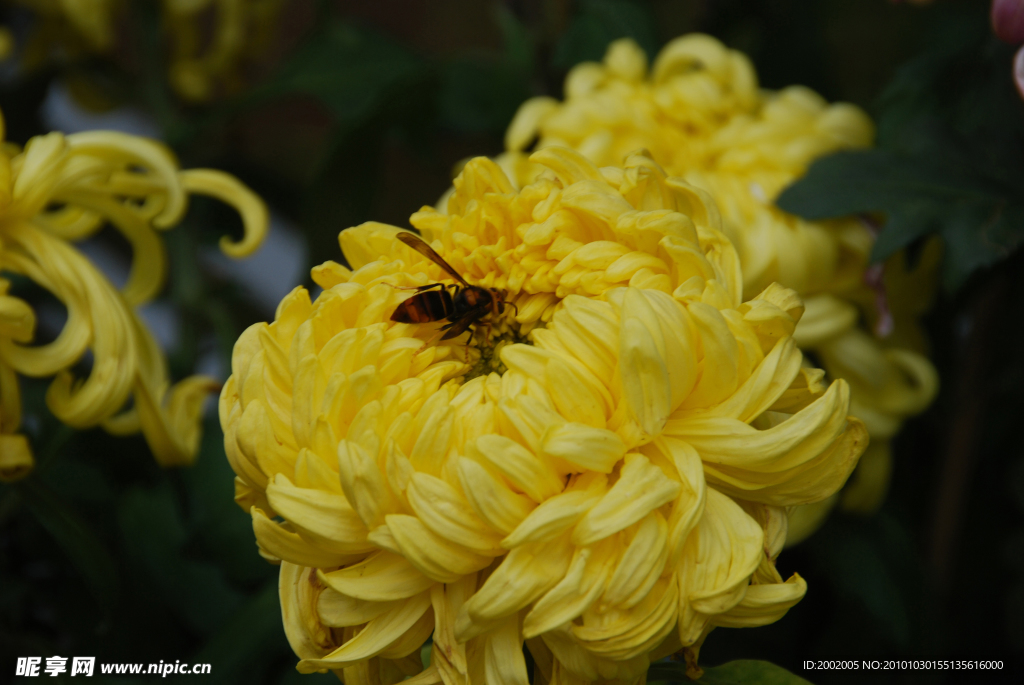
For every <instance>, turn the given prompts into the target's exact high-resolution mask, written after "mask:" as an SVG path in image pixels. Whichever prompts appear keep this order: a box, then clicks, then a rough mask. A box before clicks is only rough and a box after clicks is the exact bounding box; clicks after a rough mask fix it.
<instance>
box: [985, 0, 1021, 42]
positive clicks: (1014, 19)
mask: <svg viewBox="0 0 1024 685" xmlns="http://www.w3.org/2000/svg"><path fill="white" fill-rule="evenodd" d="M992 30H993V31H995V32H996V36H998V38H999V40H1001V41H1004V42H1007V43H1010V44H1011V45H1017V44H1019V43H1024V0H992Z"/></svg>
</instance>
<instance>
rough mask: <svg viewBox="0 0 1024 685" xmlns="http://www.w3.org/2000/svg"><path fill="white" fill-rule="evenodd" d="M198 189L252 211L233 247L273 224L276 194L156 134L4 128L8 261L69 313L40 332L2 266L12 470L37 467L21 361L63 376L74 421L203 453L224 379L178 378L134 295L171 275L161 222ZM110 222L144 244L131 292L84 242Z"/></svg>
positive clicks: (60, 386)
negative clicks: (88, 361) (251, 186)
mask: <svg viewBox="0 0 1024 685" xmlns="http://www.w3.org/2000/svg"><path fill="white" fill-rule="evenodd" d="M2 140H3V122H2V118H0V141H2ZM190 193H198V194H202V195H210V196H212V197H216V198H218V199H220V200H223V201H225V202H227V203H229V204H232V205H234V206H235V207H236V208H237V209H238V210H239V212H240V213H241V215H242V218H243V220H244V223H245V237H244V238H243V239H242V241H241V242H238V243H232V242H230V241H228V240H227V239H222V242H221V246H222V249H223V250H224V252H226V253H227V254H228V255H230V256H233V257H242V256H245V255H247V254H249V253H251V252H252V251H253V250H255V249H256V248H257V247H258V246H259V244H260V242H261V241H262V239H263V235H264V234H265V232H266V229H267V212H266V208H265V206H264V205H263V202H262V201H261V200H260V199H259V198H258V197H256V196H255V195H254V194H253V193H252V192H251V191H250V190H248V189H247V188H246V187H245V186H243V185H242V184H241V183H239V182H238V181H237V180H236V179H234V178H233V177H231V176H229V175H227V174H224V173H221V172H218V171H212V170H207V169H195V170H189V171H179V170H178V168H177V163H176V161H175V160H174V157H173V155H172V154H171V153H170V151H169V150H167V149H166V148H165V147H163V146H162V145H161V144H159V143H157V142H155V141H152V140H148V139H145V138H139V137H136V136H130V135H125V134H121V133H114V132H107V131H96V132H87V133H77V134H74V135H69V136H64V135H61V134H60V133H50V134H48V135H45V136H38V137H36V138H33V139H32V140H30V141H29V142H28V144H27V145H26V146H25V149H24V150H19V149H18V148H17V146H15V145H13V144H11V143H2V142H0V270H2V271H3V272H4V273H8V274H18V275H20V276H22V277H25V278H28V279H30V280H32V281H34V282H35V283H36V284H38V285H39V286H40V287H42V288H44V289H46V290H48V291H49V292H50V293H51V294H52V295H53V296H54V297H56V298H57V299H58V300H60V301H61V302H62V303H63V305H64V306H65V307H66V308H67V314H68V318H67V323H66V324H65V325H64V328H63V329H62V330H61V332H60V334H59V335H58V336H57V338H56V339H55V340H53V341H52V342H50V343H47V344H43V345H31V344H30V343H31V342H32V341H33V338H34V335H35V328H36V314H35V312H34V311H33V310H32V308H31V307H30V306H29V305H28V304H27V303H26V302H25V301H24V300H22V299H20V298H19V297H16V296H14V295H12V294H10V287H11V282H10V281H9V280H8V279H7V278H0V433H2V435H0V448H2V449H0V479H2V480H15V479H17V478H20V477H23V476H24V475H26V474H27V473H28V471H29V470H30V469H31V468H32V454H31V451H30V449H29V446H28V442H27V441H26V439H25V437H24V436H22V435H19V434H18V428H19V424H20V416H21V410H20V404H21V403H20V395H19V389H18V379H17V376H18V374H21V375H25V376H33V377H45V376H55V378H54V380H53V383H52V384H51V385H50V388H49V391H48V392H47V395H46V402H47V405H48V406H49V408H50V410H51V411H52V412H53V413H54V415H55V416H56V417H57V418H59V419H60V420H61V421H63V422H64V423H66V424H67V425H69V426H72V427H74V428H87V427H91V426H96V425H102V426H103V427H104V428H105V429H107V430H108V431H110V432H111V433H114V434H118V435H123V434H129V433H136V432H139V431H142V433H143V435H144V436H145V438H146V441H147V442H148V443H149V446H150V448H151V449H152V450H153V455H154V456H155V457H156V459H157V461H158V462H159V463H160V464H162V465H165V466H169V465H178V464H185V463H188V462H190V461H191V460H192V459H193V458H194V456H195V452H196V449H197V447H198V440H199V411H200V408H201V405H202V401H203V399H204V397H205V396H206V395H207V393H209V392H211V391H213V390H216V389H217V388H218V384H217V382H216V381H214V380H213V379H210V378H205V377H202V376H193V377H191V378H187V379H185V380H183V381H181V382H180V383H177V384H176V385H174V386H173V387H172V386H171V385H170V383H169V381H168V378H167V368H166V362H165V360H164V357H163V353H162V352H161V351H160V349H159V347H158V346H157V344H156V341H155V340H154V339H153V337H152V335H151V334H150V333H149V331H148V330H146V327H145V326H144V325H143V324H142V323H141V321H140V320H139V318H138V316H137V314H136V312H135V309H134V308H135V307H137V306H138V305H140V304H142V303H144V302H146V301H148V300H151V299H152V298H153V296H154V295H156V293H157V291H158V290H159V288H160V287H161V285H162V283H163V280H164V274H165V271H166V256H165V254H164V247H163V244H162V242H161V241H160V238H159V236H158V235H157V233H156V230H155V229H160V230H164V229H167V228H170V227H171V226H173V225H175V224H176V223H178V222H179V221H180V220H181V217H182V215H183V214H184V212H185V210H186V207H187V202H188V195H189V194H190ZM108 224H109V225H110V226H112V227H114V228H115V229H117V230H118V231H119V232H120V233H121V234H122V235H123V236H124V237H125V239H127V240H128V242H129V243H130V244H131V246H132V248H133V250H134V261H133V263H132V269H131V273H130V276H129V278H128V282H127V283H126V284H125V286H124V288H123V289H122V290H121V291H120V292H118V291H117V289H116V288H115V287H114V286H113V285H112V284H111V283H110V282H109V281H108V280H107V278H106V277H105V276H104V275H103V274H101V273H100V272H99V271H98V270H97V269H96V268H95V267H94V266H93V265H92V264H91V263H90V262H89V261H88V260H87V259H86V258H85V257H84V256H83V255H82V254H81V253H80V252H79V251H77V250H76V249H75V248H74V246H73V245H72V241H77V240H81V239H84V238H87V237H89V236H90V235H93V234H94V233H96V232H97V231H99V230H100V229H101V228H103V227H104V226H106V225H108ZM87 354H91V355H92V368H91V371H90V372H89V374H88V376H87V377H86V378H76V377H75V375H74V374H73V372H72V370H71V369H72V367H74V366H75V365H76V364H77V363H78V362H79V361H80V360H82V359H83V357H84V356H86V355H87ZM129 399H131V400H132V401H133V406H132V407H131V408H130V409H127V410H126V409H125V404H126V402H128V400H129Z"/></svg>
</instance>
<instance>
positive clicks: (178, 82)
mask: <svg viewBox="0 0 1024 685" xmlns="http://www.w3.org/2000/svg"><path fill="white" fill-rule="evenodd" d="M15 2H17V3H18V4H20V5H23V6H25V7H28V8H29V9H31V10H32V11H34V12H35V14H36V19H37V22H38V23H37V26H36V27H35V30H34V32H33V34H32V36H31V37H30V39H29V41H28V44H27V45H26V48H25V53H24V55H23V60H22V61H23V63H24V64H25V66H26V67H27V68H29V69H33V68H37V67H39V66H42V65H44V64H46V63H47V62H48V61H49V60H50V59H51V58H52V53H53V51H54V50H55V49H56V50H60V51H61V52H62V53H63V54H62V57H63V58H65V59H67V58H75V57H78V56H80V55H83V54H89V53H104V52H110V51H112V50H113V49H114V48H115V47H116V46H117V34H116V30H115V29H116V25H117V22H118V18H119V17H120V16H121V15H122V14H124V13H125V12H126V11H129V10H130V5H129V4H128V3H124V2H122V1H121V0H15ZM282 6H283V0H162V2H161V10H162V22H163V25H162V29H163V33H164V35H165V37H166V38H167V40H168V43H169V49H170V68H169V73H168V78H169V80H170V84H171V87H173V88H174V90H175V92H177V94H178V95H179V96H180V97H182V98H183V99H185V100H190V101H193V102H203V101H206V100H209V99H210V98H211V97H213V96H214V95H215V94H216V93H217V91H218V90H220V89H226V90H229V91H230V90H233V89H236V88H237V85H238V83H237V82H238V80H239V78H240V75H241V68H242V67H243V66H244V65H245V63H246V62H247V61H249V60H251V59H252V58H255V57H258V56H259V55H260V54H261V53H262V52H263V51H264V50H265V49H266V47H267V44H268V39H269V37H270V36H271V34H272V31H273V28H274V22H275V21H276V20H277V17H278V14H279V13H280V10H281V7H282Z"/></svg>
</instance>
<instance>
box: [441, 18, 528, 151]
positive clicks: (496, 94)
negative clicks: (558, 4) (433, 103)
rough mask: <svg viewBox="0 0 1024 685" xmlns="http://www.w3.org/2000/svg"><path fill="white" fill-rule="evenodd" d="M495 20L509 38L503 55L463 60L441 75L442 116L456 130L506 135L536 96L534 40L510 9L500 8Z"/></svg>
mask: <svg viewBox="0 0 1024 685" xmlns="http://www.w3.org/2000/svg"><path fill="white" fill-rule="evenodd" d="M495 21H496V23H497V24H498V28H499V30H500V31H501V35H502V39H503V49H502V51H501V53H493V54H489V53H482V54H469V55H463V56H460V57H458V58H456V59H454V60H452V61H450V62H448V63H447V64H446V65H445V66H444V67H443V68H442V70H441V82H440V87H439V91H438V94H437V103H438V114H439V116H440V119H441V122H442V123H443V124H444V125H446V126H448V127H450V128H453V129H456V130H459V131H475V132H493V133H497V134H501V133H503V132H504V130H505V128H506V127H507V126H508V124H509V122H510V121H511V120H512V117H513V116H514V115H515V113H516V110H517V109H518V108H519V105H520V104H522V102H523V101H524V100H526V99H527V98H529V97H530V87H529V80H530V76H531V74H532V73H533V41H532V39H531V38H530V35H529V33H528V32H527V30H526V27H524V26H523V24H522V23H521V22H520V21H519V20H518V19H517V18H516V16H515V15H514V14H512V12H510V11H509V10H508V9H507V8H505V7H503V6H502V7H499V8H498V10H497V11H496V12H495Z"/></svg>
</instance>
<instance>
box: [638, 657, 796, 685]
mask: <svg viewBox="0 0 1024 685" xmlns="http://www.w3.org/2000/svg"><path fill="white" fill-rule="evenodd" d="M647 682H649V683H653V682H675V683H688V682H697V683H703V684H704V685H811V683H810V681H807V680H804V679H803V678H801V677H800V676H798V675H795V674H793V673H790V672H789V671H787V670H786V669H784V668H782V667H781V666H776V665H775V664H773V663H771V662H769V661H755V660H753V659H740V660H736V661H730V662H728V663H726V664H722V665H721V666H714V667H712V668H705V669H704V675H702V676H701V677H700V679H698V680H696V681H691V680H690V679H688V678H687V677H686V665H685V664H683V663H681V662H678V661H662V662H658V663H654V664H651V668H650V670H649V671H647Z"/></svg>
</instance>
